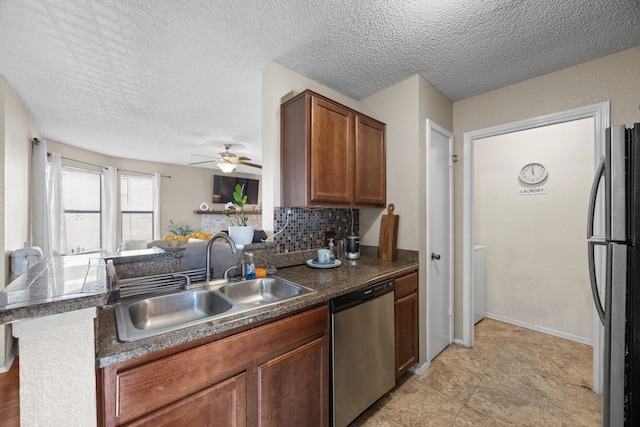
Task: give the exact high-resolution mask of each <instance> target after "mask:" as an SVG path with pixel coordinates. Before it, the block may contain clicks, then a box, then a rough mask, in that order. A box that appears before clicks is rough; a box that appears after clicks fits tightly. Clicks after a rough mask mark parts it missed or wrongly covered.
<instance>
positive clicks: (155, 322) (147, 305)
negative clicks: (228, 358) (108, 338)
mask: <svg viewBox="0 0 640 427" xmlns="http://www.w3.org/2000/svg"><path fill="white" fill-rule="evenodd" d="M314 292H315V291H314V290H313V289H309V288H307V287H304V286H301V285H297V284H295V283H292V282H289V281H286V280H283V279H280V278H278V277H267V278H260V279H253V280H242V281H238V282H232V281H229V280H224V281H222V282H221V281H215V282H213V281H212V282H208V283H201V284H193V286H192V289H191V290H182V291H175V292H171V293H153V294H146V295H138V296H135V297H127V298H123V299H121V300H120V301H119V302H118V303H117V304H115V307H114V308H115V317H116V328H117V330H118V338H119V339H120V341H136V340H139V339H142V338H147V337H151V336H154V335H159V334H162V333H166V332H171V331H176V330H179V329H182V328H186V327H188V326H193V325H197V324H200V323H204V322H208V321H214V320H217V321H219V320H220V319H224V318H227V317H231V316H234V315H240V314H245V313H247V312H249V311H252V310H258V309H260V308H262V307H265V306H269V305H272V304H277V303H279V302H281V301H286V300H289V299H291V298H296V297H299V296H302V295H308V294H311V293H314Z"/></svg>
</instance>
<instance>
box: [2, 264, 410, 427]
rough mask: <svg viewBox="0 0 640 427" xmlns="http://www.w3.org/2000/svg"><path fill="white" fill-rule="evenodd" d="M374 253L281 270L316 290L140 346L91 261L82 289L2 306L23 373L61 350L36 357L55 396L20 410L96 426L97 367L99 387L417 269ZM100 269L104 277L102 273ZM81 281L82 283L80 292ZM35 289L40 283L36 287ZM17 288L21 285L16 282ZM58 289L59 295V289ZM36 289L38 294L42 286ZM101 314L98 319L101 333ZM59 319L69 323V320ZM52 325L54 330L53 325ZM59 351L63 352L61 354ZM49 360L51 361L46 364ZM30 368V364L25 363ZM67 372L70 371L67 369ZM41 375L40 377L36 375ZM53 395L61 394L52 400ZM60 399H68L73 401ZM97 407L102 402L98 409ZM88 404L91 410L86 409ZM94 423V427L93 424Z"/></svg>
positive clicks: (37, 418)
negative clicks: (120, 328) (122, 326)
mask: <svg viewBox="0 0 640 427" xmlns="http://www.w3.org/2000/svg"><path fill="white" fill-rule="evenodd" d="M165 255H166V254H165ZM283 255H284V254H283ZM372 255H373V256H371V254H370V255H369V256H367V255H365V256H363V257H362V258H361V259H360V260H358V261H346V262H345V263H344V264H343V266H341V267H339V268H335V269H328V270H316V269H311V268H309V267H307V266H305V265H293V266H289V267H279V269H278V272H277V276H278V277H281V278H283V279H286V280H289V281H292V282H295V283H298V284H300V285H303V286H306V287H309V288H312V289H314V290H315V291H316V292H315V293H313V294H311V295H307V296H303V297H299V298H295V299H292V300H289V301H284V302H282V303H279V304H277V305H274V306H271V307H268V308H264V309H258V310H255V311H251V312H249V313H246V314H245V315H242V316H240V317H237V318H236V317H231V318H228V319H224V320H221V321H219V322H206V323H203V324H200V325H196V326H192V327H188V328H185V329H181V330H179V331H175V332H172V333H167V334H162V335H158V336H155V337H151V338H147V339H143V340H140V341H137V342H120V341H119V340H118V336H117V332H116V327H115V326H116V325H115V319H114V316H113V306H112V305H107V304H106V301H107V294H106V292H105V287H106V281H107V276H106V273H105V270H106V264H105V263H104V260H103V261H102V264H100V265H99V266H98V264H95V263H96V262H97V261H92V263H93V264H92V263H87V265H89V267H88V269H87V271H90V272H91V274H85V275H84V277H85V279H84V280H79V279H78V278H77V277H76V279H74V280H71V283H75V285H74V286H75V287H71V288H69V289H70V290H72V292H71V293H68V294H65V295H60V296H57V297H55V298H53V299H52V300H51V301H46V300H33V301H31V303H26V304H22V303H21V304H20V306H16V305H9V304H7V305H5V306H3V307H2V308H4V309H2V310H0V316H2V317H0V318H2V319H3V320H4V321H5V322H15V323H14V329H16V330H17V333H16V335H17V336H19V339H20V351H21V368H22V367H23V366H29V364H28V360H29V355H28V354H27V353H28V352H33V353H35V354H38V353H39V354H42V353H43V348H42V340H43V338H46V340H47V341H52V342H53V344H54V346H53V347H47V348H46V350H45V351H44V353H46V355H45V356H41V357H40V358H37V359H34V364H35V366H34V367H33V369H34V371H33V372H31V374H34V375H45V377H44V378H47V380H46V382H47V384H54V385H55V387H53V386H52V387H50V388H49V389H48V390H42V391H38V392H32V391H30V390H27V391H26V395H25V396H21V399H22V401H25V404H21V410H23V411H24V414H21V416H24V417H25V418H26V419H28V421H27V423H26V424H25V425H36V424H38V423H39V422H42V420H44V419H45V418H46V419H48V420H52V419H55V417H56V413H58V414H59V416H60V417H61V419H62V417H64V420H66V422H70V420H78V421H79V425H84V424H87V419H95V420H96V423H97V422H98V420H101V419H102V418H101V417H102V415H100V414H99V411H100V410H103V409H104V408H103V407H102V405H103V402H102V401H101V396H100V395H99V394H98V395H97V396H96V394H95V390H96V387H95V378H96V376H95V374H96V368H97V369H98V378H99V379H100V380H99V382H98V385H99V386H100V384H102V383H101V381H102V380H103V379H104V378H106V377H104V376H103V374H104V373H105V372H107V371H108V370H109V369H112V370H115V369H116V367H118V366H131V364H136V363H138V361H144V362H149V361H152V360H154V359H158V358H161V357H166V356H167V355H168V354H172V353H175V352H181V351H185V350H188V349H193V348H196V347H200V346H203V345H205V344H209V343H213V342H215V341H218V340H221V339H223V338H225V337H229V336H232V335H234V334H236V333H237V332H240V331H245V330H249V329H252V330H254V329H256V328H257V327H258V326H262V325H268V324H270V323H272V322H278V321H282V320H283V319H286V318H288V317H289V316H291V315H295V314H302V313H305V312H309V310H311V309H313V308H314V307H326V305H327V302H328V301H329V299H331V298H333V297H335V296H338V295H342V294H345V293H347V292H349V291H351V290H353V289H356V288H358V287H362V286H365V285H367V284H370V283H375V282H377V281H379V280H383V279H385V278H391V277H399V276H403V275H406V274H408V273H411V272H414V271H416V270H417V268H418V265H417V260H415V259H413V258H411V257H409V258H408V259H403V260H401V261H398V262H388V261H379V260H378V259H377V258H375V253H373V254H372ZM158 256H160V257H162V256H164V255H158ZM296 256H297V257H300V259H302V260H304V259H306V255H305V254H288V256H287V261H283V256H281V255H275V259H276V260H277V262H278V263H279V265H282V264H287V263H291V262H293V263H294V264H295V263H300V262H299V260H296V259H293V261H292V258H296ZM278 257H280V258H278ZM43 262H44V261H43ZM47 262H51V261H47ZM58 262H59V261H58ZM50 265H57V266H58V268H57V269H56V271H58V274H60V271H64V272H65V276H66V277H67V278H69V279H72V276H71V275H67V270H66V268H64V269H62V270H61V268H60V266H61V265H60V264H50ZM37 267H38V268H39V269H40V270H39V272H36V270H34V271H33V273H30V274H33V275H37V276H38V277H40V285H43V283H45V282H46V281H45V279H44V278H45V277H46V276H47V274H53V269H49V268H44V266H40V264H39V265H38V266H37ZM34 268H35V267H34ZM74 268H77V267H74ZM94 268H95V269H97V270H93V269H94ZM99 270H101V271H102V273H99V274H98V273H97V271H99ZM94 273H95V274H94ZM25 281H27V278H26V277H25V279H23V281H22V282H23V284H22V285H20V286H23V287H24V282H25ZM80 282H82V283H83V284H82V286H81V287H80V288H77V286H79V283H80ZM33 283H34V284H35V281H34V282H33ZM14 284H16V285H17V282H14ZM14 284H12V285H11V286H10V287H8V288H7V290H6V292H5V294H3V295H4V296H6V297H7V301H9V299H10V298H12V297H13V298H14V300H13V302H14V304H15V302H16V299H15V296H16V295H17V294H16V293H14V292H18V291H17V286H16V287H14ZM45 287H46V286H45ZM54 288H56V289H59V288H60V287H59V283H58V285H57V286H54ZM32 289H34V290H35V287H34V288H32ZM78 289H79V290H78ZM33 295H35V293H34V294H33ZM54 299H55V300H54ZM94 316H95V317H97V319H96V322H95V328H94ZM57 319H62V321H59V320H57ZM76 319H78V321H76ZM21 323H24V324H25V325H26V324H31V327H30V328H29V329H27V328H21V326H20V324H21ZM78 324H80V325H82V326H80V330H74V328H75V327H76V326H77V325H78ZM53 325H55V327H50V326H53ZM40 328H41V329H40ZM25 330H26V331H25ZM94 332H95V335H94ZM21 334H22V335H21ZM67 334H70V335H67ZM30 337H36V338H37V339H38V340H39V342H40V344H39V347H38V348H37V349H36V348H35V347H31V346H30V345H29V340H30ZM25 344H26V345H25ZM56 353H58V354H57V355H56ZM43 357H45V358H46V359H47V360H45V361H42V360H41V359H42V358H43ZM57 359H66V360H62V361H60V360H57ZM23 362H25V363H27V364H26V365H25V364H24V363H23ZM59 363H61V365H59ZM38 364H41V366H39V365H38ZM80 366H84V367H85V368H84V370H82V369H80V368H79V367H80ZM61 368H63V369H61ZM65 368H68V369H67V370H65ZM26 369H27V368H25V370H26ZM43 371H55V373H56V375H57V376H56V379H53V378H51V375H52V372H43ZM36 372H38V373H37V374H36ZM89 372H90V374H89ZM78 377H82V378H78ZM49 378H51V380H50V379H49ZM98 390H100V388H98ZM47 393H53V394H54V395H53V396H47ZM29 395H32V397H31V398H32V399H38V402H37V404H35V403H33V404H29V403H28V400H29ZM61 396H68V398H62V397H61ZM67 400H68V402H67ZM22 401H21V402H22ZM49 401H51V404H50V405H48V404H47V402H49ZM89 402H90V404H89ZM96 402H99V403H98V406H97V407H96ZM86 405H89V407H88V408H87V407H85V406H86ZM78 406H81V408H78ZM92 424H93V423H88V425H92Z"/></svg>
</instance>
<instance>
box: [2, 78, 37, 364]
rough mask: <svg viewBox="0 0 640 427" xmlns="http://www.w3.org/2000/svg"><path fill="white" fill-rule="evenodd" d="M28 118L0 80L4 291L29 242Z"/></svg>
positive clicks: (6, 343)
mask: <svg viewBox="0 0 640 427" xmlns="http://www.w3.org/2000/svg"><path fill="white" fill-rule="evenodd" d="M39 136H40V135H39V134H38V131H37V130H36V128H35V127H34V125H33V123H32V121H31V119H30V118H29V115H28V114H27V112H26V111H25V109H24V107H23V106H22V104H21V103H20V100H19V99H18V97H17V96H16V95H15V93H14V92H13V90H12V89H11V87H10V86H9V84H8V82H7V81H6V79H5V78H4V77H2V76H0V140H1V142H2V144H1V147H2V148H0V171H1V173H0V221H1V222H2V229H1V230H0V245H1V247H2V248H3V255H2V257H0V278H2V288H4V287H5V286H6V285H7V284H8V283H9V281H10V278H11V267H10V257H11V253H12V252H13V251H14V250H15V249H19V248H21V247H23V246H24V243H25V242H26V241H28V240H30V235H31V231H30V225H31V215H30V213H31V212H30V206H31V204H30V198H29V195H30V193H29V182H30V170H31V168H30V165H31V141H32V139H33V138H35V137H39ZM0 346H1V347H0V348H3V349H4V350H3V351H1V352H0V367H2V366H5V365H6V364H7V363H8V362H10V359H9V357H10V355H11V352H12V351H13V339H12V338H11V332H10V326H3V327H0Z"/></svg>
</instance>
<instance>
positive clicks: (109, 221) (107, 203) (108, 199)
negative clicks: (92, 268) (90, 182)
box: [102, 166, 118, 252]
mask: <svg viewBox="0 0 640 427" xmlns="http://www.w3.org/2000/svg"><path fill="white" fill-rule="evenodd" d="M102 188H103V191H102V246H103V248H104V249H105V250H106V251H107V252H115V251H116V249H117V246H116V223H117V219H118V169H117V168H115V167H113V166H104V167H103V168H102Z"/></svg>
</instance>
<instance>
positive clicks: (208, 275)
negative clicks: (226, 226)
mask: <svg viewBox="0 0 640 427" xmlns="http://www.w3.org/2000/svg"><path fill="white" fill-rule="evenodd" d="M218 237H221V238H223V239H224V240H226V241H227V243H229V246H231V253H234V254H237V253H238V248H237V247H236V243H235V242H234V241H233V239H232V238H231V237H229V236H228V235H226V234H225V233H216V234H214V235H213V236H212V237H211V238H210V239H209V241H208V242H207V259H206V261H205V269H206V280H207V282H208V281H210V280H211V246H213V242H214V240H216V239H217V238H218Z"/></svg>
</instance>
